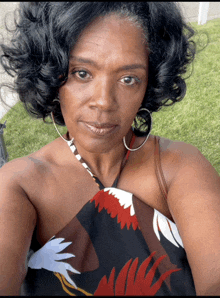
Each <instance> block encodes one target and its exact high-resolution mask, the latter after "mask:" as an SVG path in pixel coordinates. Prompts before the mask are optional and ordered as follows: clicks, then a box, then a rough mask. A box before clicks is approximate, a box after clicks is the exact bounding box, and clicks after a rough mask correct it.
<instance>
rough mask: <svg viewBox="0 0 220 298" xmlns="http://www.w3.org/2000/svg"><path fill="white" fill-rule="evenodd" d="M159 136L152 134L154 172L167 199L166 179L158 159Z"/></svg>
mask: <svg viewBox="0 0 220 298" xmlns="http://www.w3.org/2000/svg"><path fill="white" fill-rule="evenodd" d="M159 140H160V138H159V137H157V136H154V142H155V143H154V144H155V151H154V161H155V172H156V176H157V180H158V183H159V186H160V190H161V193H162V195H163V197H164V199H165V200H167V194H168V187H167V184H166V180H165V178H164V174H163V171H162V167H161V160H160V144H159Z"/></svg>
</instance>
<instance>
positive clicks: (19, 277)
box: [0, 162, 37, 295]
mask: <svg viewBox="0 0 220 298" xmlns="http://www.w3.org/2000/svg"><path fill="white" fill-rule="evenodd" d="M18 176H19V175H18V173H16V162H14V163H8V164H5V165H4V166H3V167H2V168H1V169H0V235H1V237H0V252H1V253H0V268H1V275H0V295H16V294H19V291H20V287H21V284H22V282H23V280H24V278H25V275H26V268H25V262H26V256H27V252H28V250H29V247H30V243H31V238H32V234H33V230H34V227H35V225H36V217H37V216H36V211H35V209H34V207H33V205H32V204H31V202H30V201H29V200H28V197H27V195H26V193H25V191H24V190H23V189H22V187H21V186H20V184H19V179H18Z"/></svg>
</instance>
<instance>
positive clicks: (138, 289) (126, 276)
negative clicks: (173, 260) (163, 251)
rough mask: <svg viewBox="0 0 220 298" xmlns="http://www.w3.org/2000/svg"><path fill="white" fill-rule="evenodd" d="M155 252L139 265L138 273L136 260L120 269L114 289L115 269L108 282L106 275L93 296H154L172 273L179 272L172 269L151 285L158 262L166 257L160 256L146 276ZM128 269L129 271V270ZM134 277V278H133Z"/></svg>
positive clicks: (130, 261)
mask: <svg viewBox="0 0 220 298" xmlns="http://www.w3.org/2000/svg"><path fill="white" fill-rule="evenodd" d="M155 253H156V252H153V253H151V255H150V256H149V257H148V258H147V259H146V260H145V261H143V263H142V264H141V265H140V267H139V269H138V272H137V274H136V271H137V266H138V258H136V259H135V260H134V261H133V262H132V259H130V260H129V261H128V262H127V263H126V264H125V265H124V267H123V268H122V269H121V271H120V273H119V275H118V277H117V279H116V282H115V287H114V279H115V268H113V269H112V271H111V274H110V277H109V281H107V278H106V275H105V276H103V278H102V279H101V281H100V283H99V285H98V288H97V289H96V291H95V293H94V295H96V296H100V295H101V296H113V295H115V296H118V295H124V296H125V295H135V296H137V295H155V294H156V293H157V292H158V290H159V289H160V288H161V286H162V283H163V281H164V280H165V279H166V278H167V277H168V276H169V275H170V274H171V273H173V272H176V271H179V270H181V269H172V270H168V271H167V272H165V273H163V274H162V275H161V276H160V278H159V279H158V280H157V281H156V282H155V283H154V284H153V285H152V282H153V278H154V276H155V273H156V269H157V267H158V266H159V264H160V262H161V261H162V260H163V259H164V258H165V257H166V255H164V256H161V257H160V258H159V259H157V260H156V261H155V263H154V264H153V266H152V267H151V268H150V270H149V272H148V273H147V275H146V276H145V274H146V270H147V268H148V266H149V264H150V262H151V260H152V258H153V256H154V255H155ZM129 268H130V269H129ZM135 275H136V278H135Z"/></svg>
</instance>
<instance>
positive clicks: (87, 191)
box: [0, 15, 220, 295]
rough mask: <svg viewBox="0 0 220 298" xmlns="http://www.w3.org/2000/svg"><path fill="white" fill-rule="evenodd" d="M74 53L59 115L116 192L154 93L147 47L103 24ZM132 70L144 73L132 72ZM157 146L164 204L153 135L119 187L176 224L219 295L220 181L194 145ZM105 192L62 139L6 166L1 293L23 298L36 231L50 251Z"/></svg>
mask: <svg viewBox="0 0 220 298" xmlns="http://www.w3.org/2000/svg"><path fill="white" fill-rule="evenodd" d="M71 56H72V58H71V60H70V68H69V77H68V80H67V82H66V84H65V85H64V86H62V88H60V90H59V98H60V105H61V110H62V113H63V116H64V120H65V123H66V126H67V129H68V131H69V135H70V138H72V137H74V138H75V144H76V146H77V149H78V151H79V153H80V155H81V156H82V157H83V158H84V159H85V160H86V162H87V163H88V165H89V166H90V168H91V169H92V171H93V173H94V174H96V175H97V176H98V178H99V179H100V180H101V181H102V183H103V184H104V185H105V187H109V186H111V185H112V183H113V181H114V180H115V177H116V176H117V174H118V172H119V169H120V166H121V162H122V159H123V157H124V155H125V153H126V150H125V148H124V146H123V142H122V138H123V137H124V136H126V141H127V143H129V141H130V139H131V132H130V127H131V123H132V121H133V119H134V117H135V115H136V113H137V111H138V109H139V107H140V105H141V102H142V100H143V96H144V94H145V91H146V88H147V81H148V50H147V46H146V44H145V43H144V42H143V32H142V30H141V29H140V28H138V27H136V26H135V25H134V24H133V23H132V22H131V21H129V20H126V19H123V18H120V17H119V16H115V15H110V16H107V17H105V18H104V19H97V20H95V21H94V22H93V23H92V24H91V25H90V26H88V27H87V28H86V30H84V31H83V33H82V35H81V36H80V38H79V40H78V42H77V44H76V46H75V47H74V49H73V50H72V52H71ZM79 57H80V58H81V60H79ZM82 58H83V59H84V61H82ZM85 59H87V61H86V62H85ZM88 59H89V60H90V63H88ZM91 61H92V63H91ZM131 64H139V65H141V67H140V66H139V67H138V68H133V69H131V68H128V65H131ZM125 66H126V67H125ZM122 67H124V68H123V69H122ZM134 78H138V80H137V81H136V79H134ZM88 123H90V124H91V123H92V125H93V126H95V125H96V126H97V123H110V124H111V125H113V130H112V132H111V133H109V134H104V135H103V136H100V135H97V133H93V132H92V131H91V130H90V128H88V126H87V124H88ZM114 125H115V126H114ZM65 137H67V136H65ZM143 140H144V138H136V140H135V143H134V145H133V148H135V147H138V146H139V145H140V144H141V143H142V142H143ZM160 149H161V165H162V169H163V172H164V176H165V179H166V182H167V185H168V199H167V201H165V200H164V199H163V196H162V193H161V191H160V188H159V185H158V181H157V178H156V175H155V169H154V155H153V152H154V141H153V136H150V137H149V139H148V141H147V142H146V144H145V145H144V146H143V147H142V148H141V149H139V150H137V151H135V152H131V154H130V156H129V160H128V162H127V164H126V166H125V167H124V169H123V171H122V173H121V176H120V179H119V182H118V188H120V189H123V190H126V191H129V192H132V193H133V194H134V195H135V196H137V197H138V198H140V199H141V200H142V201H143V202H145V203H146V204H148V205H149V206H151V207H153V208H156V209H157V210H158V211H160V212H161V213H163V214H164V215H165V216H167V217H168V218H169V219H171V220H173V221H175V223H176V224H177V227H178V229H179V232H180V235H181V237H182V240H183V244H184V247H185V249H186V253H187V256H188V260H189V264H190V266H191V269H192V274H193V278H194V282H195V286H196V291H197V294H199V295H205V294H207V295H209V294H219V286H218V285H219V284H220V263H219V259H220V237H219V235H220V221H219V215H220V204H219V199H220V197H219V193H220V178H219V175H218V174H217V172H216V171H215V169H214V168H213V167H212V166H211V164H210V163H209V162H208V161H207V160H206V159H205V157H204V156H203V155H202V154H201V153H200V152H199V150H198V149H197V148H195V147H193V146H192V145H189V144H185V143H183V142H172V141H170V140H168V139H165V138H161V141H160ZM98 191H99V189H98V187H97V185H96V184H95V183H94V181H93V179H92V177H91V176H90V175H89V173H88V172H87V171H86V170H85V169H84V168H83V167H82V165H81V164H80V163H79V162H78V160H77V159H76V158H75V156H74V155H73V154H72V152H71V150H70V149H69V147H68V145H67V144H66V143H65V142H64V141H63V140H62V139H61V138H57V139H56V140H54V141H53V142H52V143H50V144H48V145H46V146H45V147H43V148H41V149H40V150H39V151H37V152H35V153H33V154H30V155H29V156H27V157H22V158H18V159H16V160H12V161H10V162H9V163H7V164H6V165H4V166H3V167H2V168H1V170H0V212H1V222H0V234H1V238H0V251H1V256H0V268H2V270H3V271H4V276H1V277H0V294H1V295H9V294H10V295H18V294H19V291H20V287H21V284H22V281H23V280H24V278H25V275H26V268H25V259H26V255H27V252H28V250H29V247H30V243H31V238H32V234H33V230H34V228H35V226H36V225H37V240H38V241H39V243H40V244H41V245H44V244H45V243H46V242H47V241H48V240H49V239H50V238H51V237H52V236H53V235H54V234H56V233H57V232H58V231H60V230H61V229H62V228H63V227H65V225H66V224H68V223H69V222H70V220H71V219H72V218H73V217H74V216H75V215H76V214H77V213H78V212H79V211H80V209H81V208H82V207H83V205H84V204H85V203H86V202H87V201H88V200H89V199H91V198H92V197H93V196H94V195H95V194H96V193H97V192H98ZM12 214H13V216H12Z"/></svg>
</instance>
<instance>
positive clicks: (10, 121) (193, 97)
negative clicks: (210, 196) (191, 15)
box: [0, 19, 220, 174]
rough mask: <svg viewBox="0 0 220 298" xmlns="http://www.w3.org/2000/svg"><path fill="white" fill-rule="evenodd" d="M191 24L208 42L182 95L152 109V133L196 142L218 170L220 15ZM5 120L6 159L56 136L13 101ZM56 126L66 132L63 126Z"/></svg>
mask: <svg viewBox="0 0 220 298" xmlns="http://www.w3.org/2000/svg"><path fill="white" fill-rule="evenodd" d="M191 25H192V26H193V28H194V29H196V30H197V32H198V33H202V35H199V34H198V35H197V36H195V37H194V39H195V40H197V41H198V39H199V36H200V41H202V40H203V39H206V34H208V38H209V42H208V45H207V46H206V47H205V48H204V49H203V50H202V51H200V52H199V53H198V54H197V56H196V59H195V62H194V65H193V73H192V75H191V76H190V77H189V78H188V79H187V80H186V83H187V93H186V96H185V97H184V99H183V100H182V101H181V102H179V103H176V104H175V105H174V106H171V107H164V108H162V109H161V111H159V112H158V113H153V129H152V134H156V135H159V136H163V137H166V138H168V139H171V140H180V141H183V142H186V143H190V144H192V145H194V146H196V147H197V148H198V149H199V150H200V151H201V152H202V154H203V155H204V156H205V157H206V158H207V159H208V160H209V161H210V162H211V164H212V165H213V167H214V168H215V169H216V170H217V172H218V173H219V174H220V50H219V49H220V19H214V20H211V21H208V22H207V23H206V24H205V25H202V26H199V25H197V24H196V23H191ZM5 120H7V124H6V125H7V127H6V129H5V131H4V139H5V143H6V147H7V151H8V153H9V160H12V159H14V158H17V157H21V156H25V155H28V154H30V153H31V152H34V151H36V150H38V149H40V148H41V147H42V146H44V145H46V144H47V143H49V142H52V141H53V140H54V139H55V138H57V137H58V135H57V132H56V131H55V129H54V126H53V125H52V124H51V125H49V124H45V123H43V121H42V120H39V119H33V118H31V117H30V116H29V115H28V114H27V112H26V111H25V110H24V108H23V106H22V103H17V104H16V105H15V106H14V107H13V108H12V109H11V110H10V111H9V112H8V113H7V114H6V115H5V116H4V117H3V118H2V119H1V120H0V122H1V123H3V122H4V121H5ZM48 121H49V120H48ZM59 129H60V132H61V133H65V132H66V128H65V127H59Z"/></svg>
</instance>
